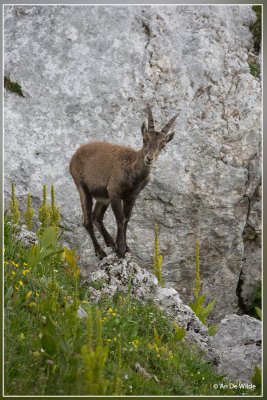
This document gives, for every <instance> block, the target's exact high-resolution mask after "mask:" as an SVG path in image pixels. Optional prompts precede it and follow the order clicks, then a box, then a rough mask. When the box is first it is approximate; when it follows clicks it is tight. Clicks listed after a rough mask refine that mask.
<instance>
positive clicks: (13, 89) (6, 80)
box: [4, 76, 24, 97]
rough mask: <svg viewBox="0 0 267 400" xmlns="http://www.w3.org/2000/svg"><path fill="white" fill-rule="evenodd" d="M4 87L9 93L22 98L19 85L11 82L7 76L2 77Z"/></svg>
mask: <svg viewBox="0 0 267 400" xmlns="http://www.w3.org/2000/svg"><path fill="white" fill-rule="evenodd" d="M4 87H5V88H6V89H7V90H9V91H10V92H13V93H16V94H18V95H19V96H22V97H24V94H23V93H22V89H21V86H20V84H19V83H18V82H11V81H10V79H9V78H8V77H7V76H5V77H4Z"/></svg>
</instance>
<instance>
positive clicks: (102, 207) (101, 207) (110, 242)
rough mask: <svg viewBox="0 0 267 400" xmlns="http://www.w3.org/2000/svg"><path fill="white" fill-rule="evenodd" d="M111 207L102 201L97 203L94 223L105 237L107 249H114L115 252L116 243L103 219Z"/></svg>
mask: <svg viewBox="0 0 267 400" xmlns="http://www.w3.org/2000/svg"><path fill="white" fill-rule="evenodd" d="M108 206H109V203H102V202H100V201H97V202H96V204H95V207H94V211H93V223H94V225H95V226H96V227H97V229H98V230H99V232H100V233H101V235H102V236H103V238H104V240H105V243H106V246H107V247H112V248H113V250H115V241H114V239H113V238H112V237H111V236H110V234H109V233H108V231H107V230H106V228H105V226H104V223H103V218H104V214H105V212H106V211H107V209H108Z"/></svg>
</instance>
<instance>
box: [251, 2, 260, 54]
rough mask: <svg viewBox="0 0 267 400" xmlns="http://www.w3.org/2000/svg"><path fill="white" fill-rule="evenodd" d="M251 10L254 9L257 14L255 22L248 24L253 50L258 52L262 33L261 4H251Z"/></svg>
mask: <svg viewBox="0 0 267 400" xmlns="http://www.w3.org/2000/svg"><path fill="white" fill-rule="evenodd" d="M252 10H253V11H255V13H256V15H257V21H256V22H255V24H253V25H251V26H250V31H251V33H252V35H253V38H254V47H255V51H256V52H257V54H258V53H259V51H260V45H261V35H262V6H261V5H257V6H255V5H254V6H252Z"/></svg>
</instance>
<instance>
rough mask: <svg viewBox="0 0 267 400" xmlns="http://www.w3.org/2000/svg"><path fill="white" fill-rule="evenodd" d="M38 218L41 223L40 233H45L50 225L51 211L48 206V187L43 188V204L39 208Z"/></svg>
mask: <svg viewBox="0 0 267 400" xmlns="http://www.w3.org/2000/svg"><path fill="white" fill-rule="evenodd" d="M38 216H39V220H40V222H41V228H40V232H43V231H44V229H45V228H46V227H47V226H48V225H49V223H50V210H49V208H48V207H47V205H46V185H44V186H43V203H42V205H41V207H40V208H39V211H38Z"/></svg>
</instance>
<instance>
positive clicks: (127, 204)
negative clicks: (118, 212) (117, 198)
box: [123, 199, 135, 252]
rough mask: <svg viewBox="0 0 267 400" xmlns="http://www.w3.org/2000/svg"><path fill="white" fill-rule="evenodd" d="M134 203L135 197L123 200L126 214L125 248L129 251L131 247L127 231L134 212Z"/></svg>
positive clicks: (124, 228)
mask: <svg viewBox="0 0 267 400" xmlns="http://www.w3.org/2000/svg"><path fill="white" fill-rule="evenodd" d="M134 203H135V199H131V200H124V201H123V214H124V227H123V236H124V243H125V249H126V251H127V252H130V251H131V250H130V249H129V247H128V246H127V240H126V232H127V225H128V222H129V220H130V217H131V214H132V209H133V206H134Z"/></svg>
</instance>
